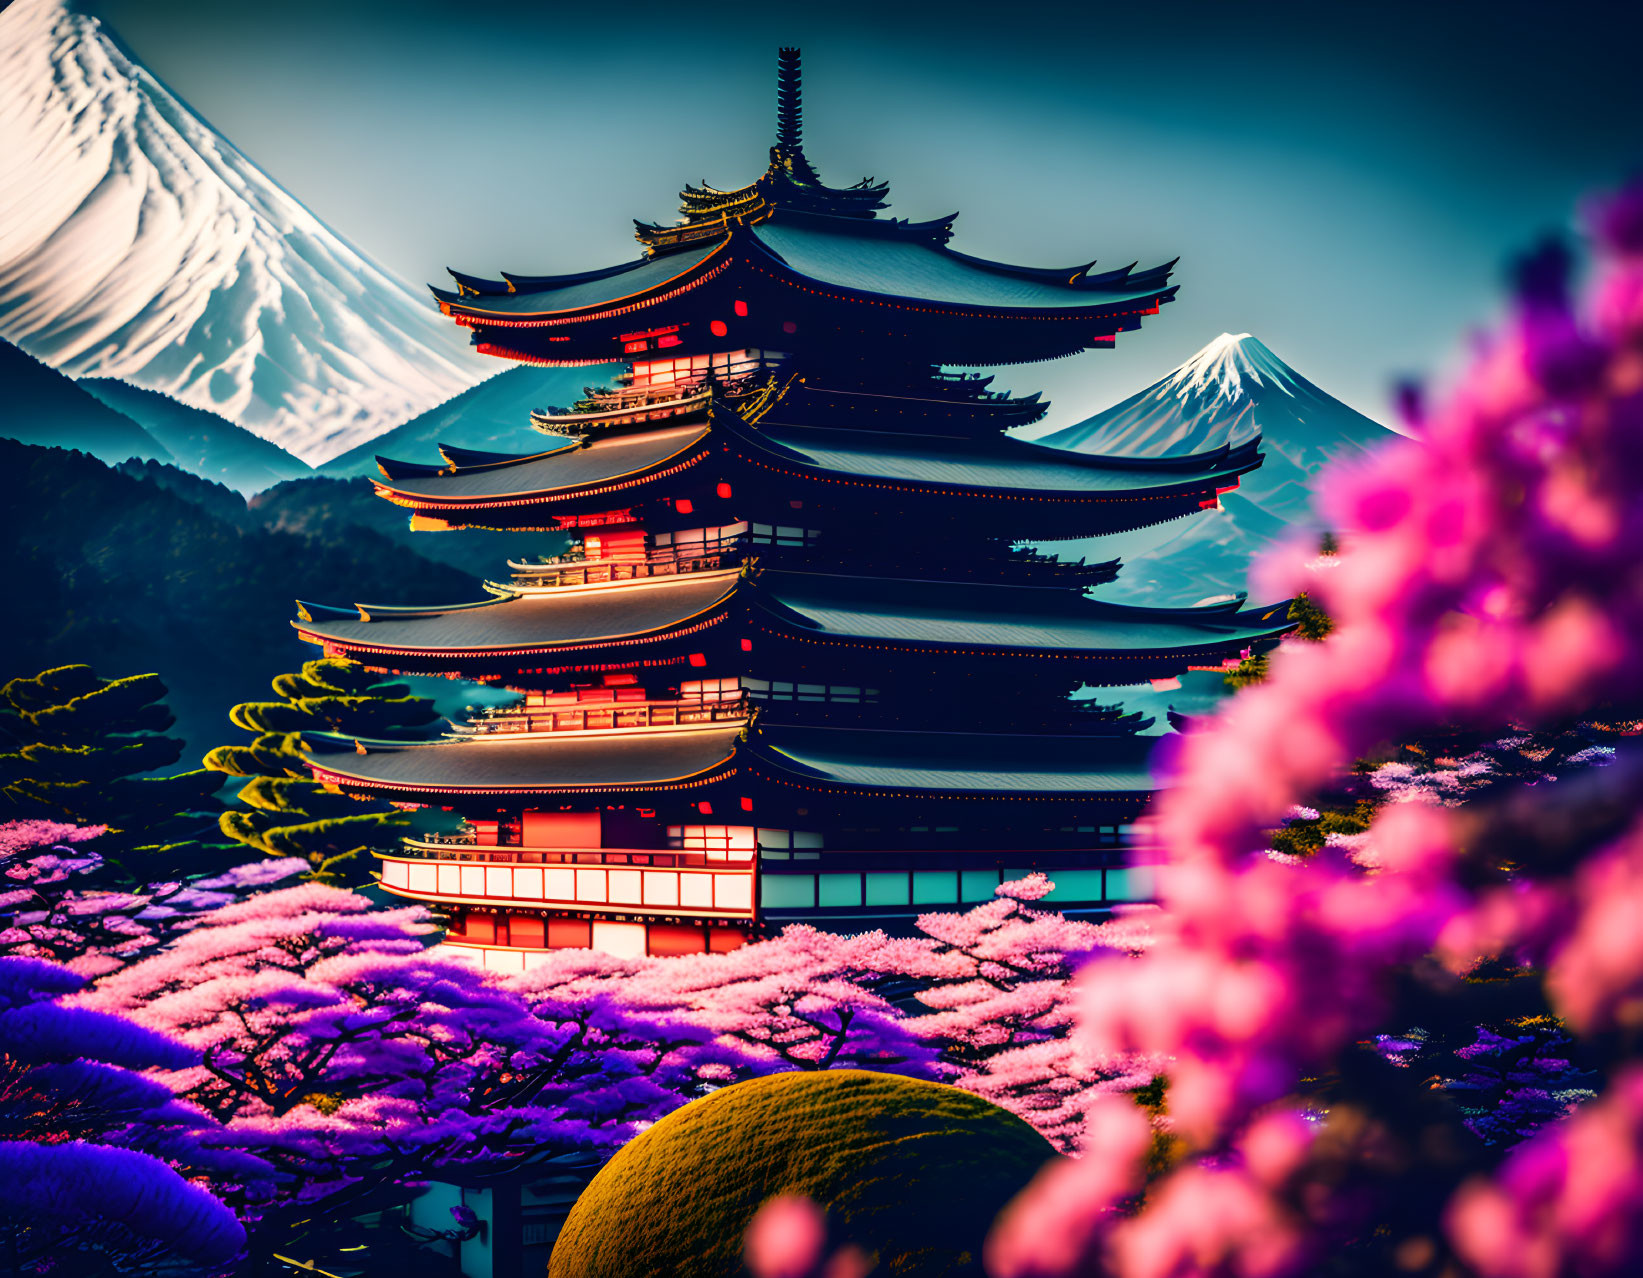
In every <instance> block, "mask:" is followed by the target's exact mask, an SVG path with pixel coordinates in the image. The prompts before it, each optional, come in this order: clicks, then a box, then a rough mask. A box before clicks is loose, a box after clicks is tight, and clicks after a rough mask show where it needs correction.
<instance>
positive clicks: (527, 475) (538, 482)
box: [380, 423, 707, 501]
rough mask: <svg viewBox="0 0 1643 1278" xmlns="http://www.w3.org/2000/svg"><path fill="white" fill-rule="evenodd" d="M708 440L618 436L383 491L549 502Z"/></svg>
mask: <svg viewBox="0 0 1643 1278" xmlns="http://www.w3.org/2000/svg"><path fill="white" fill-rule="evenodd" d="M706 434H707V427H705V426H703V425H701V424H700V423H697V424H695V425H690V426H675V427H672V428H670V429H668V430H658V431H648V432H646V433H644V434H642V435H614V436H608V437H606V438H604V439H596V440H594V441H593V442H592V443H590V444H589V445H587V446H586V447H585V448H578V447H576V446H575V445H572V446H570V447H567V448H560V449H556V450H554V451H553V452H548V453H542V454H539V455H537V456H534V457H531V458H529V459H528V460H525V461H521V462H512V463H503V464H500V465H484V466H476V467H466V468H458V469H457V470H456V473H455V474H449V473H447V474H437V473H436V474H430V475H411V476H401V477H399V478H394V479H389V480H387V481H385V482H384V483H382V484H381V485H380V486H381V487H383V488H386V489H388V490H389V491H391V492H393V493H396V494H398V495H400V496H403V497H407V498H413V499H414V498H419V497H420V498H427V499H430V500H439V501H475V500H493V499H496V498H504V497H525V496H538V495H540V496H544V497H549V496H552V495H553V494H554V493H557V492H564V491H574V490H579V489H583V488H588V487H591V486H595V485H598V484H605V483H610V482H613V481H615V480H619V479H624V478H627V477H629V476H633V475H637V474H640V473H642V472H644V471H647V470H651V469H654V468H656V467H660V466H661V465H663V463H665V462H667V461H668V460H669V459H670V458H673V457H676V456H678V455H679V454H681V453H684V452H686V451H687V450H689V449H690V448H692V447H694V446H695V445H696V444H697V443H698V442H700V441H701V440H702V438H703V437H704V436H706ZM396 466H398V463H394V462H389V463H387V464H386V465H385V466H384V470H385V471H390V472H392V471H394V468H395V467H396ZM446 469H447V470H448V469H450V468H446ZM396 473H397V472H396Z"/></svg>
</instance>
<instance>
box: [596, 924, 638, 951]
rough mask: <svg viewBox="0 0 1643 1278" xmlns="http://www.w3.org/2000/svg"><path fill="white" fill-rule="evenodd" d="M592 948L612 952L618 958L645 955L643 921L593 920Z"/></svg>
mask: <svg viewBox="0 0 1643 1278" xmlns="http://www.w3.org/2000/svg"><path fill="white" fill-rule="evenodd" d="M593 948H594V949H596V950H603V951H604V952H605V953H606V954H614V955H616V956H617V957H618V958H643V957H644V956H645V925H644V924H643V923H616V922H613V921H611V920H609V919H595V920H594V921H593Z"/></svg>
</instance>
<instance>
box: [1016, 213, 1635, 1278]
mask: <svg viewBox="0 0 1643 1278" xmlns="http://www.w3.org/2000/svg"><path fill="white" fill-rule="evenodd" d="M1594 221H1595V225H1596V229H1597V231H1598V240H1599V243H1600V246H1601V247H1603V248H1604V250H1605V251H1606V253H1607V261H1606V263H1605V270H1604V273H1603V275H1602V276H1601V277H1600V279H1599V282H1598V284H1597V285H1596V287H1595V289H1594V291H1593V293H1592V295H1591V296H1590V298H1589V299H1588V302H1587V304H1586V305H1585V306H1584V307H1583V308H1581V309H1580V310H1578V311H1577V309H1576V308H1575V307H1574V306H1573V305H1572V304H1571V303H1570V301H1569V299H1568V296H1567V291H1566V287H1565V280H1566V277H1567V274H1568V265H1569V263H1568V257H1567V254H1566V253H1565V252H1563V251H1562V250H1561V249H1560V248H1559V247H1557V246H1555V245H1554V246H1549V247H1546V248H1543V249H1542V250H1541V251H1539V252H1537V253H1536V254H1535V255H1533V256H1532V257H1530V258H1528V259H1526V260H1525V262H1524V263H1523V265H1522V267H1521V268H1520V271H1519V285H1520V289H1519V306H1518V309H1517V311H1516V313H1515V315H1514V316H1513V318H1512V321H1511V322H1510V323H1509V324H1508V325H1507V326H1506V327H1505V329H1504V330H1503V331H1502V332H1501V333H1500V334H1498V335H1497V336H1496V337H1495V338H1494V339H1493V340H1492V341H1491V342H1489V343H1487V344H1486V346H1485V347H1484V348H1483V349H1482V350H1481V352H1480V354H1479V355H1478V356H1477V358H1476V361H1475V363H1474V366H1473V367H1472V369H1471V370H1470V372H1469V373H1468V374H1467V375H1466V376H1465V378H1464V380H1463V381H1462V382H1461V383H1460V385H1459V386H1458V387H1457V388H1456V390H1455V391H1454V393H1453V394H1452V395H1451V396H1450V397H1449V398H1448V400H1447V402H1446V403H1445V404H1444V405H1443V406H1442V407H1441V408H1440V409H1439V410H1438V411H1437V412H1435V413H1433V414H1432V415H1430V416H1429V417H1427V418H1425V419H1424V421H1423V422H1422V423H1421V430H1420V439H1419V442H1413V441H1411V442H1406V443H1401V444H1398V445H1396V446H1394V447H1391V448H1388V449H1385V450H1383V451H1382V452H1380V453H1379V454H1378V455H1376V456H1374V457H1373V458H1371V459H1370V460H1368V462H1367V463H1365V464H1363V465H1361V466H1359V467H1358V468H1356V469H1355V470H1351V471H1347V472H1342V473H1336V474H1333V475H1331V476H1330V477H1329V478H1328V480H1327V482H1326V485H1325V491H1324V498H1325V501H1326V504H1327V506H1328V508H1329V510H1328V513H1329V515H1330V518H1331V524H1332V526H1334V527H1335V528H1337V529H1338V530H1339V532H1340V539H1341V553H1340V554H1339V555H1338V556H1336V558H1337V560H1338V562H1337V564H1336V565H1335V566H1334V567H1333V568H1332V569H1331V570H1330V571H1329V572H1328V573H1327V574H1316V575H1315V577H1314V579H1313V580H1311V581H1310V582H1309V583H1308V588H1309V589H1312V590H1315V591H1316V592H1317V594H1318V595H1319V597H1320V599H1321V602H1322V605H1323V607H1324V609H1325V611H1326V612H1327V613H1328V615H1329V616H1330V617H1331V618H1332V619H1333V620H1334V622H1335V629H1334V631H1333V632H1332V633H1331V634H1330V635H1329V636H1328V637H1327V638H1326V639H1325V640H1323V641H1322V642H1320V643H1317V644H1305V645H1293V646H1286V647H1285V648H1284V649H1282V650H1281V651H1280V652H1279V653H1277V654H1276V655H1275V656H1274V657H1273V659H1272V663H1271V675H1270V678H1269V679H1268V680H1267V681H1266V682H1264V683H1263V684H1261V685H1259V686H1256V687H1253V688H1250V689H1247V690H1246V691H1244V692H1242V693H1240V694H1239V696H1238V697H1237V698H1235V699H1234V701H1233V702H1232V703H1231V705H1230V706H1229V707H1228V708H1227V709H1226V711H1225V712H1224V713H1223V714H1221V715H1220V716H1219V717H1218V718H1217V719H1216V720H1215V721H1213V722H1211V723H1209V724H1208V725H1206V726H1204V727H1203V728H1202V729H1201V730H1198V731H1193V732H1190V733H1188V734H1187V735H1186V736H1185V737H1184V738H1183V739H1182V741H1181V743H1180V748H1179V751H1178V756H1177V758H1176V759H1175V761H1174V771H1175V773H1176V784H1175V785H1174V786H1173V787H1172V788H1170V789H1168V790H1166V791H1165V792H1164V794H1163V797H1162V799H1161V801H1160V804H1159V811H1158V827H1159V832H1160V836H1161V838H1162V841H1163V842H1164V844H1165V846H1166V847H1167V849H1168V852H1169V857H1170V860H1169V865H1168V868H1167V869H1166V871H1165V872H1164V874H1163V876H1162V881H1163V885H1164V898H1165V905H1166V908H1167V912H1168V924H1167V926H1165V927H1163V928H1161V929H1160V935H1159V940H1158V942H1157V943H1156V944H1155V946H1154V947H1153V948H1152V950H1151V951H1150V952H1149V953H1147V954H1146V955H1144V956H1142V957H1141V958H1140V959H1138V960H1136V961H1135V962H1133V963H1130V964H1128V965H1126V966H1125V967H1124V968H1123V969H1122V970H1119V969H1118V968H1117V967H1116V966H1115V965H1114V964H1112V963H1110V962H1098V963H1094V964H1091V965H1090V966H1089V967H1088V968H1086V969H1085V971H1084V973H1083V974H1082V975H1081V978H1080V993H1079V1016H1080V1028H1079V1036H1080V1039H1081V1041H1082V1042H1083V1043H1084V1044H1085V1045H1086V1046H1087V1048H1088V1050H1090V1051H1093V1052H1096V1053H1114V1052H1126V1051H1128V1052H1137V1051H1138V1052H1153V1053H1158V1054H1161V1055H1165V1056H1168V1057H1169V1058H1170V1061H1169V1066H1168V1079H1169V1086H1168V1093H1167V1120H1166V1121H1167V1124H1168V1130H1169V1133H1170V1135H1171V1137H1172V1139H1173V1141H1174V1146H1173V1149H1172V1151H1171V1157H1169V1158H1168V1159H1165V1160H1163V1161H1164V1163H1166V1164H1167V1165H1165V1166H1162V1167H1160V1166H1159V1162H1160V1160H1159V1159H1158V1158H1157V1157H1156V1153H1157V1142H1156V1140H1155V1135H1156V1133H1155V1131H1154V1127H1153V1124H1152V1123H1151V1122H1150V1121H1149V1118H1148V1116H1147V1115H1146V1114H1145V1113H1144V1112H1143V1111H1142V1110H1141V1109H1140V1108H1138V1107H1136V1106H1134V1105H1130V1104H1128V1103H1126V1102H1124V1101H1122V1100H1118V1099H1110V1100H1106V1101H1103V1102H1102V1103H1101V1104H1099V1105H1096V1106H1094V1107H1092V1109H1091V1113H1090V1117H1089V1131H1088V1135H1087V1137H1086V1146H1087V1150H1088V1151H1089V1152H1088V1156H1086V1157H1085V1158H1084V1159H1082V1160H1080V1161H1079V1162H1076V1163H1067V1164H1063V1165H1059V1166H1057V1167H1055V1168H1053V1169H1051V1170H1050V1171H1048V1172H1046V1173H1045V1175H1044V1177H1043V1178H1041V1181H1040V1183H1039V1184H1038V1185H1037V1186H1036V1187H1035V1188H1034V1189H1032V1190H1030V1191H1029V1192H1028V1194H1026V1195H1024V1197H1023V1199H1022V1200H1020V1201H1018V1203H1017V1204H1016V1205H1015V1206H1014V1207H1013V1208H1012V1209H1011V1210H1010V1211H1009V1212H1008V1213H1007V1214H1006V1216H1005V1217H1004V1218H1003V1219H1002V1220H1001V1222H1000V1224H999V1227H998V1229H997V1230H996V1231H995V1235H994V1238H993V1241H992V1243H991V1245H990V1254H989V1265H990V1268H991V1270H992V1272H994V1273H995V1274H997V1275H999V1276H1000V1278H1021V1276H1025V1275H1029V1274H1067V1273H1074V1272H1079V1273H1082V1272H1095V1271H1100V1272H1103V1273H1111V1274H1114V1275H1117V1276H1118V1278H1163V1276H1164V1275H1187V1274H1240V1275H1262V1276H1263V1278H1278V1276H1280V1275H1284V1274H1294V1273H1301V1272H1307V1271H1311V1272H1328V1273H1331V1274H1335V1273H1340V1274H1357V1273H1362V1274H1377V1275H1379V1274H1387V1273H1407V1274H1448V1273H1457V1274H1458V1273H1475V1274H1481V1275H1485V1276H1486V1278H1552V1276H1554V1275H1564V1274H1571V1275H1572V1274H1579V1275H1582V1278H1600V1276H1603V1275H1621V1274H1630V1273H1635V1272H1637V1271H1638V1269H1639V1267H1640V1266H1643V1228H1640V1226H1639V1221H1640V1220H1643V1171H1640V1168H1643V1063H1640V1062H1639V1060H1638V1052H1637V1038H1636V1032H1637V1028H1638V1026H1639V1024H1640V1021H1639V1009H1640V1008H1643V931H1640V930H1639V929H1638V927H1637V924H1636V921H1637V919H1638V918H1639V917H1643V824H1640V823H1639V815H1640V813H1639V809H1640V807H1643V797H1640V796H1643V788H1640V784H1639V783H1640V782H1643V762H1640V761H1639V757H1638V755H1637V753H1636V752H1635V750H1631V749H1626V748H1620V749H1617V750H1616V752H1615V756H1614V758H1613V761H1612V762H1610V763H1608V765H1607V766H1604V767H1595V768H1589V769H1585V770H1583V771H1580V772H1578V773H1576V774H1575V775H1571V776H1565V777H1562V778H1561V779H1558V780H1556V781H1547V780H1545V779H1543V778H1539V777H1537V778H1535V779H1534V780H1533V781H1532V782H1528V781H1525V782H1522V783H1519V784H1505V785H1501V786H1498V787H1493V786H1492V787H1487V788H1486V792H1485V793H1482V794H1479V795H1476V796H1474V797H1471V798H1469V799H1467V800H1466V801H1463V802H1458V803H1444V802H1431V801H1429V800H1430V799H1431V798H1432V797H1434V796H1432V795H1428V796H1426V799H1427V800H1428V801H1422V800H1421V799H1420V798H1417V797H1414V796H1411V801H1406V802H1395V803H1386V804H1383V805H1380V806H1379V807H1378V808H1377V810H1376V811H1375V813H1374V816H1373V820H1372V822H1371V823H1370V824H1369V825H1368V828H1367V829H1366V830H1364V831H1363V832H1362V837H1361V840H1357V841H1356V844H1357V845H1356V846H1355V847H1348V848H1343V847H1341V846H1339V845H1338V844H1337V845H1335V846H1331V845H1330V844H1329V843H1328V842H1327V841H1326V842H1325V844H1324V845H1323V846H1322V847H1319V848H1317V849H1316V850H1315V851H1312V852H1310V853H1309V854H1308V855H1304V856H1297V855H1290V856H1285V857H1282V858H1278V859H1274V858H1272V857H1270V856H1268V855H1266V854H1265V849H1266V848H1267V846H1268V845H1269V843H1270V838H1269V831H1270V830H1271V829H1272V828H1273V827H1275V826H1277V825H1279V823H1280V822H1281V821H1283V820H1284V818H1285V816H1286V814H1288V813H1290V812H1291V811H1292V810H1293V808H1294V805H1296V804H1300V803H1307V802H1309V801H1310V800H1311V797H1312V796H1313V795H1314V794H1315V793H1317V792H1318V791H1320V790H1324V789H1327V788H1328V787H1329V786H1330V785H1332V784H1333V783H1335V781H1336V779H1337V778H1339V777H1340V776H1342V775H1343V774H1344V773H1345V772H1346V771H1347V770H1348V769H1349V768H1350V766H1351V765H1352V763H1353V761H1354V760H1355V759H1359V758H1363V757H1365V756H1368V755H1372V754H1373V753H1375V752H1376V751H1380V750H1384V749H1385V746H1386V743H1388V742H1399V741H1418V740H1420V739H1422V738H1423V736H1425V735H1427V734H1430V733H1448V732H1454V731H1461V732H1484V733H1488V732H1491V731H1492V732H1495V733H1497V734H1498V732H1499V731H1500V727H1501V725H1503V724H1513V725H1520V726H1522V727H1524V728H1529V729H1539V728H1542V727H1544V728H1548V729H1550V730H1553V731H1557V730H1559V725H1562V724H1566V723H1568V722H1571V721H1585V720H1589V719H1592V718H1594V717H1595V718H1600V719H1602V720H1604V721H1608V722H1627V721H1630V720H1635V718H1636V707H1637V706H1638V704H1639V699H1640V698H1639V694H1640V692H1643V686H1640V681H1643V662H1640V661H1639V656H1640V655H1643V654H1640V652H1639V649H1638V645H1639V642H1640V639H1639V636H1643V554H1640V551H1643V464H1640V463H1643V186H1639V187H1634V188H1632V189H1630V190H1628V191H1627V192H1625V193H1623V194H1622V195H1621V196H1619V197H1617V198H1615V199H1613V200H1611V201H1608V202H1607V203H1605V204H1604V205H1603V206H1602V207H1601V208H1599V209H1598V210H1596V212H1595V217H1594ZM1297 558H1298V557H1297ZM1290 571H1292V573H1294V574H1296V575H1292V576H1291V578H1290V580H1291V581H1292V582H1298V581H1299V580H1300V579H1301V578H1300V575H1299V574H1301V573H1303V572H1304V570H1303V569H1300V568H1295V569H1292V570H1290ZM1465 788H1466V787H1465V786H1464V785H1461V786H1458V787H1456V789H1455V792H1454V793H1453V794H1452V796H1451V797H1455V798H1460V797H1462V796H1461V795H1460V793H1459V791H1461V790H1464V789H1465ZM1525 1015H1528V1017H1529V1019H1531V1020H1534V1019H1536V1018H1537V1016H1545V1017H1547V1018H1549V1019H1548V1020H1547V1021H1546V1022H1545V1023H1546V1024H1550V1025H1556V1026H1561V1027H1566V1029H1567V1032H1568V1033H1569V1034H1570V1036H1571V1038H1572V1039H1573V1040H1574V1043H1575V1044H1576V1045H1577V1046H1578V1047H1579V1048H1580V1050H1581V1051H1582V1052H1583V1053H1584V1054H1585V1056H1586V1058H1587V1059H1588V1060H1589V1061H1590V1063H1591V1067H1592V1068H1591V1075H1592V1082H1593V1083H1594V1086H1593V1087H1592V1089H1591V1090H1594V1091H1595V1092H1596V1093H1597V1094H1596V1096H1595V1098H1594V1099H1590V1100H1587V1101H1585V1103H1582V1104H1578V1105H1577V1106H1576V1107H1575V1109H1574V1112H1573V1113H1572V1115H1570V1116H1569V1117H1567V1118H1562V1119H1559V1120H1557V1121H1551V1122H1548V1123H1546V1125H1544V1126H1542V1127H1540V1128H1539V1130H1538V1131H1536V1132H1535V1133H1534V1134H1533V1135H1530V1136H1529V1137H1528V1139H1526V1140H1521V1141H1520V1142H1519V1143H1516V1144H1513V1143H1512V1141H1511V1139H1496V1140H1494V1142H1493V1143H1488V1139H1489V1133H1488V1132H1487V1131H1484V1132H1479V1131H1478V1130H1477V1129H1476V1127H1475V1125H1474V1126H1469V1125H1468V1123H1467V1121H1466V1116H1465V1114H1464V1111H1463V1109H1462V1107H1460V1106H1458V1105H1456V1104H1455V1103H1454V1089H1452V1088H1450V1087H1446V1086H1441V1085H1440V1086H1431V1085H1428V1083H1427V1080H1426V1079H1424V1078H1422V1077H1421V1076H1420V1075H1419V1074H1418V1073H1417V1071H1416V1070H1414V1069H1412V1068H1409V1067H1407V1066H1406V1065H1400V1064H1399V1063H1398V1062H1397V1061H1396V1060H1394V1059H1389V1054H1388V1052H1387V1050H1386V1048H1387V1036H1392V1037H1394V1038H1395V1037H1396V1036H1397V1035H1400V1034H1403V1033H1405V1032H1407V1031H1408V1030H1409V1029H1410V1028H1411V1027H1412V1026H1427V1025H1432V1024H1434V1023H1436V1024H1443V1025H1449V1026H1454V1025H1479V1024H1481V1025H1488V1024H1491V1023H1496V1024H1499V1023H1502V1019H1503V1018H1504V1020H1505V1021H1506V1022H1512V1021H1514V1020H1515V1021H1516V1022H1517V1023H1522V1020H1523V1018H1524V1017H1525ZM1551 1018H1555V1019H1551ZM1557 1032H1559V1033H1561V1032H1563V1031H1562V1029H1559V1030H1558V1031H1557ZM1501 1037H1505V1036H1504V1035H1501ZM1478 1045H1479V1047H1480V1049H1482V1051H1483V1052H1487V1050H1488V1049H1489V1048H1490V1047H1491V1046H1492V1043H1491V1040H1490V1039H1488V1038H1486V1037H1483V1036H1480V1037H1479V1040H1478ZM1399 1054H1400V1053H1399V1052H1396V1051H1394V1052H1392V1053H1391V1055H1392V1056H1397V1055H1399ZM1537 1059H1539V1060H1540V1061H1543V1062H1546V1063H1545V1064H1543V1065H1538V1066H1536V1068H1537V1069H1540V1070H1543V1071H1546V1072H1549V1073H1550V1074H1553V1075H1557V1074H1559V1073H1560V1072H1561V1066H1560V1064H1559V1063H1560V1062H1564V1061H1567V1059H1568V1057H1567V1054H1566V1053H1564V1052H1563V1051H1562V1050H1561V1048H1559V1050H1558V1052H1557V1054H1556V1055H1548V1056H1545V1057H1540V1058H1537ZM1438 1081H1439V1082H1440V1083H1441V1082H1442V1080H1441V1079H1440V1080H1438ZM1576 1090H1578V1089H1576ZM1566 1099H1577V1098H1566ZM1551 1117H1553V1118H1556V1114H1555V1113H1554V1114H1552V1115H1551ZM1528 1126H1529V1127H1531V1128H1532V1126H1533V1123H1530V1124H1528ZM1517 1134H1519V1133H1516V1132H1513V1133H1510V1134H1509V1135H1510V1136H1513V1137H1515V1136H1516V1135H1517Z"/></svg>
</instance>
